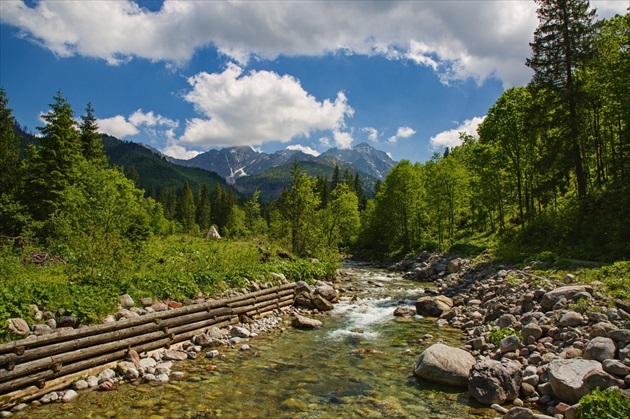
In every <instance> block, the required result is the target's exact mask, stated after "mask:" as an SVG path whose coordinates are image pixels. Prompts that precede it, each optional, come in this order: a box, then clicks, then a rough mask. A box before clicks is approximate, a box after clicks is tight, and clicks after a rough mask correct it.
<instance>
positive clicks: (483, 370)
mask: <svg viewBox="0 0 630 419" xmlns="http://www.w3.org/2000/svg"><path fill="white" fill-rule="evenodd" d="M521 381H522V376H521V368H520V364H519V363H517V362H507V363H501V362H499V361H494V360H491V359H484V360H481V361H478V362H477V363H475V365H473V367H472V369H471V370H470V374H469V377H468V393H470V395H471V396H473V397H474V398H475V399H477V401H478V402H479V403H481V404H485V405H492V404H495V403H496V404H503V403H505V402H511V401H512V400H514V399H516V398H517V397H518V393H519V390H520V388H521Z"/></svg>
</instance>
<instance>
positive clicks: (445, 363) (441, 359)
mask: <svg viewBox="0 0 630 419" xmlns="http://www.w3.org/2000/svg"><path fill="white" fill-rule="evenodd" d="M474 364H475V358H474V357H473V356H472V355H471V354H470V353H468V352H466V351H465V350H463V349H459V348H453V347H450V346H447V345H444V344H441V343H436V344H433V345H431V346H429V347H428V348H427V349H425V350H424V351H423V352H422V353H421V354H420V356H419V357H418V361H417V362H416V365H415V367H414V371H413V372H414V374H415V375H416V376H418V377H420V378H423V379H425V380H427V381H431V382H434V383H438V384H445V385H450V386H457V387H466V386H468V374H469V373H470V369H471V368H472V366H473V365H474Z"/></svg>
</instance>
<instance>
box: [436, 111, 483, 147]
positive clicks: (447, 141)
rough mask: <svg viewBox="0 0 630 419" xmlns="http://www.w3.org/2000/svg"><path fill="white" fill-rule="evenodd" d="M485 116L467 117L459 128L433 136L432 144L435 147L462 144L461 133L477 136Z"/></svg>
mask: <svg viewBox="0 0 630 419" xmlns="http://www.w3.org/2000/svg"><path fill="white" fill-rule="evenodd" d="M485 118H486V117H485V116H476V117H474V118H472V119H467V120H465V121H464V122H463V123H461V124H459V125H458V126H457V128H454V129H450V130H447V131H442V132H440V133H439V134H437V135H435V136H434V137H431V140H430V142H431V146H432V147H433V148H439V147H450V148H453V147H457V146H458V145H461V144H462V140H461V139H460V138H459V135H460V133H462V132H463V133H465V134H467V135H473V136H475V137H476V136H477V127H479V124H481V123H482V122H483V120H484V119H485Z"/></svg>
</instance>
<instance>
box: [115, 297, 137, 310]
mask: <svg viewBox="0 0 630 419" xmlns="http://www.w3.org/2000/svg"><path fill="white" fill-rule="evenodd" d="M119 302H120V305H121V306H123V307H124V308H131V307H133V306H135V305H136V303H135V301H133V298H131V296H130V295H129V294H123V295H121V296H120V298H119Z"/></svg>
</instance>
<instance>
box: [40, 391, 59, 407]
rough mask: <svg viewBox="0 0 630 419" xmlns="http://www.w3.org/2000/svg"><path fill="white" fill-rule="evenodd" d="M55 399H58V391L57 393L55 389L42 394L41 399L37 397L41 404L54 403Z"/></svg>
mask: <svg viewBox="0 0 630 419" xmlns="http://www.w3.org/2000/svg"><path fill="white" fill-rule="evenodd" d="M57 400H59V393H57V392H56V391H53V392H52V393H48V394H44V396H43V397H42V398H41V399H39V401H40V403H42V404H48V403H54V402H56V401H57Z"/></svg>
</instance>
